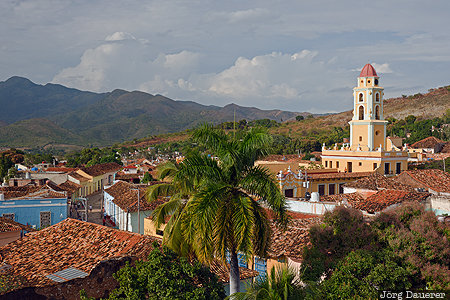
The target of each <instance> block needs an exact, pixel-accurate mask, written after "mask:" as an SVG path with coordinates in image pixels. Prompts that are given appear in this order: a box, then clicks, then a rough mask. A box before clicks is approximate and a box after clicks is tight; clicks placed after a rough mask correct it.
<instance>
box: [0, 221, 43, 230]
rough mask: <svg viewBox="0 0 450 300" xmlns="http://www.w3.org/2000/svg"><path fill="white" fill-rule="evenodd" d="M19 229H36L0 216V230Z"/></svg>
mask: <svg viewBox="0 0 450 300" xmlns="http://www.w3.org/2000/svg"><path fill="white" fill-rule="evenodd" d="M20 230H26V231H36V229H33V228H31V227H30V226H28V225H23V224H21V223H19V222H16V221H13V220H11V219H9V218H5V217H0V232H8V231H20Z"/></svg>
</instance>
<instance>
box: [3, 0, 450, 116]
mask: <svg viewBox="0 0 450 300" xmlns="http://www.w3.org/2000/svg"><path fill="white" fill-rule="evenodd" d="M449 12H450V1H448V0H441V1H433V0H430V1H423V0H376V1H362V0H359V1H347V0H342V1H321V0H314V1H299V0H296V1H295V0H292V1H288V0H286V1H281V0H270V1H266V0H258V1H255V0H247V1H241V0H240V1H235V0H229V1H214V0H210V1H206V0H188V1H172V0H161V1H143V0H136V1H135V0H96V1H93V0H77V1H75V0H73V1H71V0H23V1H19V0H1V1H0V20H1V21H0V24H1V26H0V80H1V81H3V80H6V79H8V78H9V77H11V76H14V75H18V76H24V77H27V78H29V79H30V80H32V81H34V82H36V83H41V84H45V83H47V82H53V83H60V84H63V85H66V86H69V87H74V88H78V89H82V90H89V91H96V92H103V91H111V90H114V89H116V88H122V89H126V90H142V91H146V92H149V93H152V94H162V95H165V96H167V97H170V98H172V99H179V100H193V101H196V102H199V103H203V104H215V105H221V106H223V105H226V104H228V103H231V102H233V103H237V104H239V105H244V106H255V107H258V108H262V109H283V110H291V111H310V112H315V113H321V112H331V111H342V110H346V109H350V108H351V103H352V90H351V89H352V87H353V86H354V85H355V83H356V77H357V76H358V74H359V73H358V69H361V68H362V66H363V65H364V64H366V63H367V62H369V61H370V62H371V63H372V64H373V65H374V67H375V68H376V70H377V72H378V73H379V75H380V76H381V79H380V82H381V84H382V85H383V86H384V87H385V94H386V96H387V97H392V96H399V95H401V94H411V93H416V92H426V91H427V90H428V89H429V88H434V87H438V86H443V85H449V84H450V76H449V75H450V71H449V70H450V30H449V28H450V13H449Z"/></svg>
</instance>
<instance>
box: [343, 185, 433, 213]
mask: <svg viewBox="0 0 450 300" xmlns="http://www.w3.org/2000/svg"><path fill="white" fill-rule="evenodd" d="M429 196H430V194H429V193H418V192H407V191H399V190H381V191H379V192H377V193H376V194H373V195H371V196H369V197H367V199H365V200H362V201H359V202H350V204H351V206H352V207H353V208H356V209H360V210H364V211H367V212H369V213H375V212H380V211H382V210H384V209H385V208H387V207H389V206H391V205H394V204H397V203H402V202H407V201H419V202H421V201H423V200H425V199H426V198H428V197H429Z"/></svg>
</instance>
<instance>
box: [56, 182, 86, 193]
mask: <svg viewBox="0 0 450 300" xmlns="http://www.w3.org/2000/svg"><path fill="white" fill-rule="evenodd" d="M58 186H59V188H60V189H62V190H64V191H67V192H69V193H74V192H76V191H77V190H78V189H79V188H81V185H79V184H78V183H75V182H73V181H70V180H67V181H65V182H63V183H61V184H59V185H58Z"/></svg>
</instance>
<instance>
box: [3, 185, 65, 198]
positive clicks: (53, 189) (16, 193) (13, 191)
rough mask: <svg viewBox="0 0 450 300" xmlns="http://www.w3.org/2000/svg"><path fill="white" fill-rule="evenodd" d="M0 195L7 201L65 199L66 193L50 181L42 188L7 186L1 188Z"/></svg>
mask: <svg viewBox="0 0 450 300" xmlns="http://www.w3.org/2000/svg"><path fill="white" fill-rule="evenodd" d="M0 194H4V195H5V199H27V198H65V197H66V196H65V194H64V191H63V190H62V189H61V188H59V187H58V186H57V185H56V184H54V183H53V182H51V181H49V182H47V184H46V185H41V186H30V185H25V186H7V187H0Z"/></svg>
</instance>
